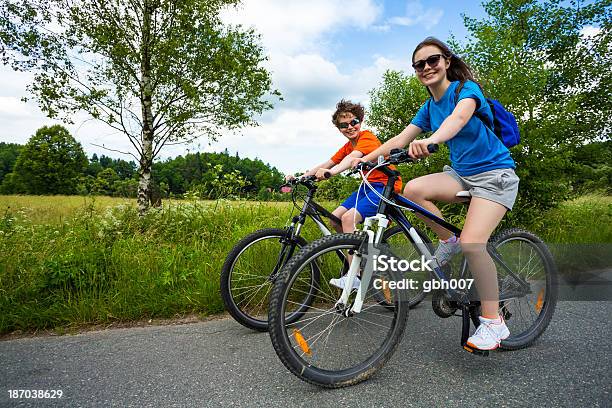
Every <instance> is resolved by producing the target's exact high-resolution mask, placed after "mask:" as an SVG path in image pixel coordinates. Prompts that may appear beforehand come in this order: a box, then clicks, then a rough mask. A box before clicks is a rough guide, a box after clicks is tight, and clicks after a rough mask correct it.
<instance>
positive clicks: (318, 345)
mask: <svg viewBox="0 0 612 408" xmlns="http://www.w3.org/2000/svg"><path fill="white" fill-rule="evenodd" d="M364 239H365V237H364V235H362V234H336V235H332V236H327V237H323V238H320V239H318V240H316V241H314V242H313V243H311V244H309V245H307V246H306V247H305V248H303V249H302V250H301V251H300V252H299V253H298V254H297V255H295V256H294V257H293V258H291V260H290V261H289V262H288V263H287V265H286V266H285V268H284V269H283V271H282V272H281V275H280V276H279V279H277V280H276V282H275V284H274V288H273V290H272V294H271V296H270V309H269V317H270V337H271V339H272V344H273V346H274V350H275V351H276V353H277V355H278V356H279V358H280V359H281V361H282V362H283V364H284V365H285V366H286V367H287V368H288V369H289V370H290V371H291V372H292V373H293V374H295V375H296V376H297V377H299V378H300V379H302V380H304V381H307V382H309V383H312V384H315V385H318V386H322V387H327V388H339V387H345V386H349V385H353V384H357V383H359V382H361V381H364V380H366V379H367V378H369V377H370V376H372V375H373V374H374V373H375V372H376V371H378V370H379V369H380V368H381V367H382V366H383V365H384V364H385V362H386V361H387V360H388V359H389V358H391V356H392V354H393V352H394V351H395V350H396V348H397V346H398V344H399V342H400V340H401V337H402V335H403V333H404V329H405V326H406V318H407V316H408V302H407V301H405V300H404V299H405V297H404V296H403V295H402V294H401V293H400V292H401V291H400V290H399V289H394V290H390V289H389V290H385V293H386V297H387V300H388V303H389V304H390V305H393V307H392V308H391V310H389V309H388V307H385V306H384V305H381V304H379V302H378V301H377V300H376V294H379V293H380V291H378V290H374V288H373V286H372V284H370V288H369V289H368V291H367V292H366V296H365V299H364V304H363V307H362V309H361V312H359V313H355V314H351V313H347V312H346V311H347V310H350V307H351V306H352V305H353V302H354V298H355V296H356V291H355V290H354V291H353V292H352V294H351V296H350V297H349V302H348V305H347V306H345V307H344V308H341V307H337V306H336V303H337V301H338V299H339V298H340V295H341V293H342V290H341V289H339V288H336V287H335V286H332V285H330V284H329V280H330V279H331V278H338V277H340V275H341V274H342V271H343V268H344V265H343V262H342V259H341V257H338V255H337V251H343V252H348V253H355V252H356V251H358V249H359V247H360V245H361V243H362V242H363V240H364ZM313 264H316V265H317V266H318V267H319V268H320V273H321V279H320V285H319V286H318V287H317V290H316V291H315V292H316V295H315V298H314V301H313V302H312V304H311V305H310V307H309V308H308V309H307V310H306V311H304V312H302V313H301V316H300V318H299V319H298V320H297V321H291V320H290V319H288V317H290V316H293V315H294V314H295V310H300V309H303V307H302V306H303V305H302V304H301V303H300V301H299V300H297V299H300V298H301V297H303V296H304V292H305V290H306V288H307V284H308V276H309V272H308V270H309V269H311V268H312V267H311V265H313ZM377 275H381V274H380V273H377ZM381 279H385V280H387V281H391V280H398V277H397V276H395V275H394V276H391V275H389V276H381ZM399 279H401V277H399Z"/></svg>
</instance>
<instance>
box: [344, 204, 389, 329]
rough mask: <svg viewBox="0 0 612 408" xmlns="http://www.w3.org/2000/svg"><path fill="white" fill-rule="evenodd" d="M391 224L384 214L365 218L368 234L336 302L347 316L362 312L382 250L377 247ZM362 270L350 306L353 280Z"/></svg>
mask: <svg viewBox="0 0 612 408" xmlns="http://www.w3.org/2000/svg"><path fill="white" fill-rule="evenodd" d="M375 222H376V224H377V229H376V232H374V231H373V230H372V229H371V228H372V226H373V225H374V223H375ZM388 225H389V220H388V219H387V217H386V216H385V215H384V214H376V215H375V216H374V217H367V218H366V219H365V220H364V223H363V228H362V230H361V232H362V233H364V234H366V235H367V238H366V239H364V240H363V241H362V243H361V245H360V247H359V249H358V250H357V251H356V252H355V253H354V254H353V259H352V261H351V265H350V267H349V270H348V273H347V274H346V282H347V283H346V285H344V289H342V295H341V296H340V299H338V301H337V302H336V309H337V310H339V311H341V312H342V313H343V314H344V315H345V316H347V317H348V316H350V315H353V314H355V313H359V312H361V308H362V307H363V302H364V300H365V296H366V293H367V291H368V287H369V285H370V280H372V274H373V271H374V268H373V265H374V261H373V260H374V257H375V256H378V255H379V254H380V250H379V249H378V248H377V246H378V243H379V242H380V241H381V238H382V234H383V232H384V230H385V228H387V226H388ZM360 271H361V277H360V284H359V289H357V295H356V296H355V300H354V301H353V305H352V306H351V307H350V308H349V307H347V306H348V305H349V296H350V294H351V291H352V290H353V281H354V279H355V277H357V276H358V275H359V272H360Z"/></svg>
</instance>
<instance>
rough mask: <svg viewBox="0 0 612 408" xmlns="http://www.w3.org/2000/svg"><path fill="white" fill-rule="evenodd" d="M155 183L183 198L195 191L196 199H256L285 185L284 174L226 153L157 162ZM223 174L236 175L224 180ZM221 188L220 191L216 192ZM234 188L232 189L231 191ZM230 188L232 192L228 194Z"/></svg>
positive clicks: (263, 164) (194, 155) (253, 161)
mask: <svg viewBox="0 0 612 408" xmlns="http://www.w3.org/2000/svg"><path fill="white" fill-rule="evenodd" d="M219 166H220V167H219ZM153 170H154V172H153V174H154V178H155V182H156V183H158V184H160V185H161V184H162V183H164V184H166V185H167V189H168V192H169V194H172V195H173V196H180V195H182V194H185V193H186V192H187V191H192V193H193V192H194V191H196V194H195V196H196V197H204V198H219V197H224V196H228V195H230V196H232V195H233V196H236V195H242V196H255V195H257V194H259V192H260V190H262V189H271V190H276V189H278V187H279V186H280V185H281V184H283V175H282V174H281V173H280V172H279V171H278V170H277V169H276V168H274V167H271V166H270V165H269V164H265V163H263V162H262V161H261V160H259V159H255V160H251V159H249V158H240V157H238V155H235V156H231V155H229V154H228V153H227V152H223V153H195V154H188V155H186V156H184V157H183V156H178V157H176V158H173V159H167V160H166V161H163V162H157V163H155V164H154V165H153ZM222 174H234V175H235V177H234V176H232V177H234V178H235V181H236V183H238V184H239V186H238V187H239V188H238V190H237V189H236V188H235V186H237V185H238V184H234V186H233V187H232V186H231V184H232V182H233V181H232V178H229V179H227V180H225V181H219V180H220V179H221V180H222V179H223V178H222ZM215 186H220V189H221V190H220V191H215V188H216V187H215ZM230 187H231V188H230ZM228 188H229V189H230V192H229V193H228Z"/></svg>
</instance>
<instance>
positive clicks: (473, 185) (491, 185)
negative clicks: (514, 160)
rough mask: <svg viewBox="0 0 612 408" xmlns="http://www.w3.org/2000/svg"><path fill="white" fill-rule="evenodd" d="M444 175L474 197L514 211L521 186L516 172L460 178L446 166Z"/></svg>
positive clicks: (495, 171) (500, 171)
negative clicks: (455, 181)
mask: <svg viewBox="0 0 612 408" xmlns="http://www.w3.org/2000/svg"><path fill="white" fill-rule="evenodd" d="M444 173H446V174H448V175H450V176H451V177H453V178H454V179H455V180H457V181H458V182H459V184H461V186H462V188H463V189H465V190H467V191H469V192H470V193H471V194H472V197H480V198H484V199H486V200H490V201H494V202H496V203H499V204H501V205H503V206H504V207H506V208H507V209H508V210H512V206H513V205H514V202H515V201H516V195H517V194H518V185H519V178H518V176H517V175H516V173H515V172H514V170H512V169H495V170H489V171H485V172H483V173H479V174H474V175H472V176H460V175H459V174H457V172H456V171H455V170H454V169H453V168H452V167H450V166H444Z"/></svg>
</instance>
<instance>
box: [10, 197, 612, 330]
mask: <svg viewBox="0 0 612 408" xmlns="http://www.w3.org/2000/svg"><path fill="white" fill-rule="evenodd" d="M334 205H335V203H327V208H333V207H334ZM291 208H292V206H291V203H257V202H244V201H237V202H223V201H219V202H215V201H212V202H210V201H207V202H179V201H166V202H165V203H164V209H163V210H152V211H151V212H150V213H149V214H148V215H147V216H146V217H143V218H140V217H138V215H137V211H136V206H135V202H134V201H133V200H132V201H127V200H124V199H118V198H108V197H98V198H95V199H91V198H83V197H60V196H54V197H27V196H0V254H2V255H1V256H0V334H1V333H9V332H12V331H15V330H24V331H31V330H38V329H51V328H60V330H64V329H66V328H71V327H80V326H84V325H90V324H106V323H111V322H118V321H130V320H141V319H149V318H166V317H173V316H179V315H186V314H192V313H195V314H199V315H209V314H214V313H219V312H222V311H223V305H222V301H221V298H220V295H219V272H220V269H221V265H222V263H223V261H224V259H225V256H226V255H227V253H228V252H229V251H230V249H231V248H232V246H233V245H234V244H235V243H236V242H237V241H238V240H239V239H241V238H242V237H244V236H245V235H246V234H248V233H250V232H252V231H254V230H257V229H259V228H267V227H283V226H284V225H285V224H286V222H287V220H288V219H289V216H290V214H291ZM611 215H612V198H611V197H604V196H588V197H583V198H581V199H579V200H575V201H572V202H568V203H566V204H565V205H563V206H562V207H560V208H558V209H555V210H553V211H551V212H549V213H547V214H543V218H542V220H538V221H537V222H535V223H534V224H533V225H531V226H529V228H531V229H533V230H534V231H535V232H537V233H539V234H540V235H541V236H542V237H543V238H544V239H545V240H546V241H547V242H561V243H575V242H583V243H584V242H586V243H593V242H597V243H604V242H605V243H612V231H611V222H610V220H611ZM309 224H310V225H309V226H308V225H307V228H306V232H305V234H306V238H307V239H312V238H313V237H316V236H317V233H316V231H315V230H314V228H313V227H314V226H313V225H312V223H309Z"/></svg>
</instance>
